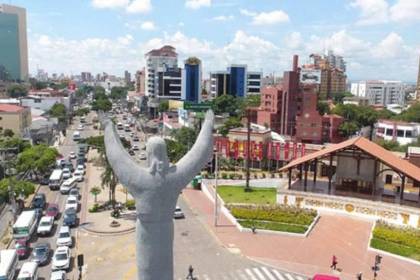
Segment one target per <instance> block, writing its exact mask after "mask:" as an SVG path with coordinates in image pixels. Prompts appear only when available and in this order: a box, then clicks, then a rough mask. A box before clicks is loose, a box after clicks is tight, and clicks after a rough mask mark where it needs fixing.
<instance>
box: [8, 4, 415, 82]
mask: <svg viewBox="0 0 420 280" xmlns="http://www.w3.org/2000/svg"><path fill="white" fill-rule="evenodd" d="M318 2H320V1H317V3H314V1H306V0H305V1H300V3H299V4H296V3H294V2H293V1H290V0H285V1H280V2H279V1H264V3H256V2H255V1H236V0H232V1H229V2H226V1H217V0H213V1H212V0H193V1H192V0H187V1H184V0H175V1H171V2H170V3H165V2H164V1H157V0H135V1H133V0H92V1H72V3H71V4H63V3H56V2H55V1H43V3H31V1H27V0H15V1H9V3H8V4H12V5H17V6H20V7H23V8H26V9H27V14H28V45H29V66H30V73H31V74H35V73H36V69H37V68H38V67H39V68H41V69H44V70H46V71H47V72H49V73H54V72H55V73H61V72H64V73H66V74H71V73H72V74H80V72H84V71H88V72H92V73H97V72H107V73H110V74H116V75H118V76H121V75H122V74H123V73H124V70H129V71H130V72H131V73H135V71H136V70H138V69H141V68H142V67H143V66H144V64H145V63H144V54H145V53H146V52H148V51H150V50H151V49H154V48H159V47H162V46H163V45H164V44H170V45H173V46H174V47H175V48H176V49H177V52H178V53H179V58H180V61H182V60H184V59H186V58H187V57H189V56H197V57H198V58H200V59H201V60H202V63H203V74H204V75H205V76H204V77H206V76H207V75H208V73H209V72H211V71H215V70H218V69H223V68H226V67H227V66H228V65H229V64H232V63H234V64H247V65H248V66H249V68H251V69H255V70H258V71H263V73H264V75H267V74H270V73H273V72H274V73H275V74H276V75H277V76H279V75H281V73H282V72H283V71H284V70H287V69H288V68H290V66H291V65H290V59H289V58H290V57H291V55H293V54H298V55H299V56H300V57H301V59H302V63H305V62H307V61H306V59H309V55H310V54H311V53H322V52H324V51H326V50H328V49H331V50H333V51H334V52H336V53H337V54H339V55H342V56H344V59H345V60H346V62H347V64H348V65H347V66H348V67H347V68H348V70H347V74H348V79H349V80H350V81H351V80H365V79H391V80H402V81H405V82H413V83H414V82H415V81H416V78H417V70H418V57H419V53H420V39H419V38H418V37H416V36H415V34H414V33H413V32H412V30H414V28H415V24H416V23H418V20H419V19H420V3H419V2H418V1H413V0H396V1H385V0H373V1H368V2H369V3H367V2H366V1H361V0H348V1H347V0H346V1H345V0H342V1H339V0H337V1H323V2H321V3H318ZM327 2H328V3H327ZM305 10H306V11H313V13H312V14H308V13H305V12H303V11H305ZM327 10H329V11H331V12H329V13H325V11H327ZM173 11H177V12H176V13H173ZM326 15H328V16H329V18H326ZM251 50H252V52H251Z"/></svg>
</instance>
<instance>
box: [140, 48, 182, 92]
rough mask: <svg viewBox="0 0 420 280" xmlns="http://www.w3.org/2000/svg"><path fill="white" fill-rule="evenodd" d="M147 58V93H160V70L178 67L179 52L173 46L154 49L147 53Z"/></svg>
mask: <svg viewBox="0 0 420 280" xmlns="http://www.w3.org/2000/svg"><path fill="white" fill-rule="evenodd" d="M145 58H146V95H147V96H151V97H155V96H156V97H157V96H158V95H159V88H160V87H159V84H158V83H159V75H158V73H159V72H165V71H166V69H173V68H177V67H178V54H177V53H176V52H175V48H174V47H172V46H163V47H162V48H160V49H154V50H151V51H150V52H148V53H147V54H146V55H145Z"/></svg>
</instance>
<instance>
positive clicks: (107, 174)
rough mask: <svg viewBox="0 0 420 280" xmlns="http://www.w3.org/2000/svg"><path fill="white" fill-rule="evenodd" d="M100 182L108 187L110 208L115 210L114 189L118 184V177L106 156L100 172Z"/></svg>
mask: <svg viewBox="0 0 420 280" xmlns="http://www.w3.org/2000/svg"><path fill="white" fill-rule="evenodd" d="M101 184H102V185H103V186H107V187H108V190H109V201H110V202H111V203H112V209H114V210H115V189H116V187H117V184H118V179H117V177H116V176H115V174H114V170H112V167H111V165H110V164H109V162H108V160H107V158H105V169H104V171H103V172H102V174H101Z"/></svg>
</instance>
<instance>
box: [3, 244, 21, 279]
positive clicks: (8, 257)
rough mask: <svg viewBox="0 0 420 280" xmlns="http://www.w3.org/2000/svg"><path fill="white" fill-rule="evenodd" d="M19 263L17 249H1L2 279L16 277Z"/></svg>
mask: <svg viewBox="0 0 420 280" xmlns="http://www.w3.org/2000/svg"><path fill="white" fill-rule="evenodd" d="M17 265H18V255H17V253H16V250H11V249H10V250H1V251H0V280H12V279H14V277H15V273H16V268H17Z"/></svg>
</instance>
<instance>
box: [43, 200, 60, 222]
mask: <svg viewBox="0 0 420 280" xmlns="http://www.w3.org/2000/svg"><path fill="white" fill-rule="evenodd" d="M59 212H60V210H59V209H58V204H56V203H48V207H47V211H45V215H46V216H47V217H54V219H56V218H57V217H58V214H59Z"/></svg>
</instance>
